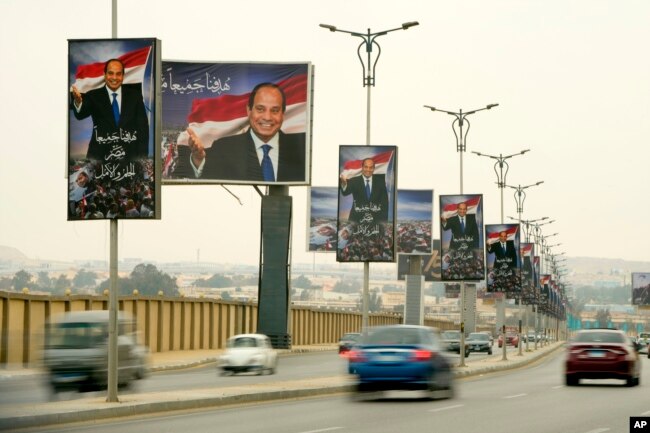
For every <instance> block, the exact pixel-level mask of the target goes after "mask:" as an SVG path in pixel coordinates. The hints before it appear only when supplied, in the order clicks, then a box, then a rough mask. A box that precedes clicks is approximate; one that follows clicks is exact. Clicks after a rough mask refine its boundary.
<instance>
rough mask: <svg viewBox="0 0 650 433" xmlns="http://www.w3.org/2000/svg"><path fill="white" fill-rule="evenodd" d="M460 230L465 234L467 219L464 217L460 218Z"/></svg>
mask: <svg viewBox="0 0 650 433" xmlns="http://www.w3.org/2000/svg"><path fill="white" fill-rule="evenodd" d="M460 232H461V233H462V234H465V220H464V219H463V218H461V219H460Z"/></svg>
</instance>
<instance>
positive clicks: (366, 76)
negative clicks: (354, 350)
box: [319, 21, 419, 335]
mask: <svg viewBox="0 0 650 433" xmlns="http://www.w3.org/2000/svg"><path fill="white" fill-rule="evenodd" d="M417 25H419V23H418V22H417V21H409V22H406V23H404V24H402V25H401V27H396V28H394V29H389V30H383V31H380V32H374V33H373V32H371V31H370V29H368V31H367V32H366V33H360V32H354V31H350V30H342V29H339V28H337V27H336V26H333V25H329V24H319V26H320V27H322V28H324V29H327V30H329V31H330V32H340V33H347V34H349V35H351V36H354V37H357V38H360V39H361V43H360V44H359V46H358V47H357V55H358V56H359V61H360V62H361V67H362V69H363V86H364V87H367V93H366V146H370V99H371V98H370V97H371V93H370V89H371V87H374V86H375V69H376V67H377V62H378V61H379V56H380V55H381V46H380V45H379V43H378V42H377V38H378V37H379V36H384V35H386V34H388V33H390V32H394V31H397V30H407V29H409V28H411V27H414V26H417ZM373 45H374V46H376V47H377V56H376V57H375V59H374V61H373V60H372V55H373V50H372V47H373ZM362 48H365V50H366V54H367V56H366V59H365V61H364V58H363V57H362V56H361V49H362ZM369 286H370V262H367V261H366V262H363V294H362V303H361V304H362V307H361V308H362V312H361V314H362V319H361V331H362V333H363V334H364V335H366V333H367V332H368V316H369V314H368V310H369V304H370V302H369V301H370V299H369V298H370V295H369V292H370V289H369Z"/></svg>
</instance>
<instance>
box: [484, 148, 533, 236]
mask: <svg viewBox="0 0 650 433" xmlns="http://www.w3.org/2000/svg"><path fill="white" fill-rule="evenodd" d="M526 152H530V149H525V150H522V151H521V152H517V153H513V154H512V155H506V156H503V154H501V153H500V154H499V156H496V155H488V154H486V153H481V152H475V151H472V153H474V154H476V155H478V156H485V157H487V158H490V159H495V160H496V161H497V162H495V163H494V172H495V173H496V175H497V185H498V186H499V189H500V190H501V224H503V189H504V188H505V186H506V176H507V175H508V170H509V169H510V164H508V162H507V160H508V159H510V158H512V157H513V156H517V155H523V154H524V153H526Z"/></svg>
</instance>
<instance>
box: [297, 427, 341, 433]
mask: <svg viewBox="0 0 650 433" xmlns="http://www.w3.org/2000/svg"><path fill="white" fill-rule="evenodd" d="M342 428H343V427H328V428H322V429H319V430H309V431H304V432H301V433H321V432H324V431H333V430H341V429H342Z"/></svg>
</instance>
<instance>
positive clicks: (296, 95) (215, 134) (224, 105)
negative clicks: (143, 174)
mask: <svg viewBox="0 0 650 433" xmlns="http://www.w3.org/2000/svg"><path fill="white" fill-rule="evenodd" d="M275 84H277V85H278V86H279V87H280V88H281V89H282V91H283V92H284V96H285V98H286V100H285V103H286V106H287V109H286V111H285V112H284V120H283V122H282V132H284V133H287V134H291V133H297V132H306V131H305V125H306V124H307V109H306V108H307V74H300V75H296V76H294V77H290V78H287V79H286V80H283V81H280V82H278V83H275ZM252 90H253V89H251V91H252ZM249 97H250V92H247V93H244V94H241V95H231V94H224V95H220V96H217V97H215V98H201V99H200V98H196V99H194V100H193V101H192V109H191V111H190V114H189V115H188V116H187V122H188V127H189V128H192V130H193V131H194V132H195V133H196V134H197V135H198V136H199V138H200V139H201V142H202V143H203V145H204V146H205V147H206V148H208V147H211V146H212V142H213V141H215V140H217V139H219V138H221V137H226V136H229V135H235V134H239V133H242V132H244V131H245V130H246V128H247V127H248V115H247V113H246V106H247V105H248V99H249ZM188 138H189V136H188V134H187V132H186V131H183V132H181V133H180V134H179V136H178V140H177V143H178V144H179V145H185V146H187V145H188Z"/></svg>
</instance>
